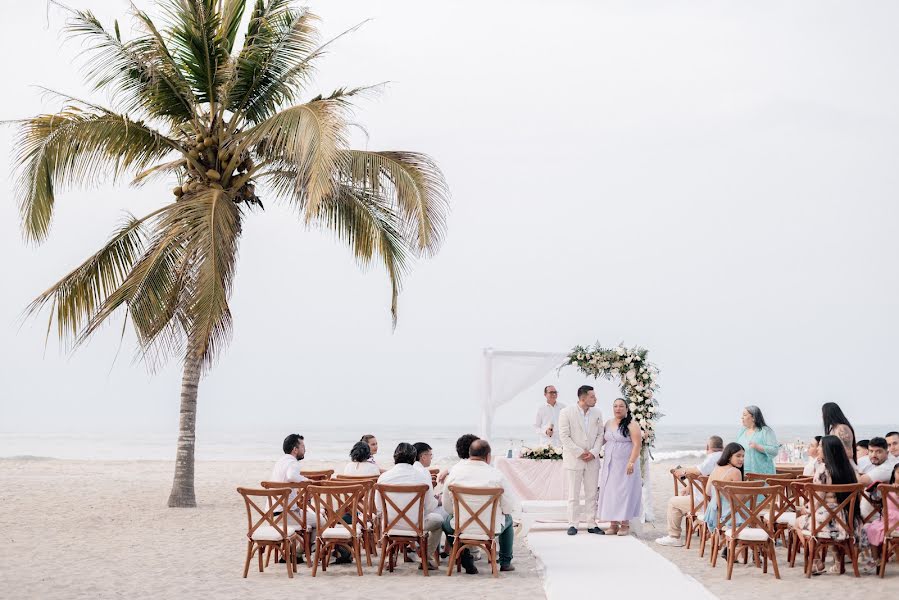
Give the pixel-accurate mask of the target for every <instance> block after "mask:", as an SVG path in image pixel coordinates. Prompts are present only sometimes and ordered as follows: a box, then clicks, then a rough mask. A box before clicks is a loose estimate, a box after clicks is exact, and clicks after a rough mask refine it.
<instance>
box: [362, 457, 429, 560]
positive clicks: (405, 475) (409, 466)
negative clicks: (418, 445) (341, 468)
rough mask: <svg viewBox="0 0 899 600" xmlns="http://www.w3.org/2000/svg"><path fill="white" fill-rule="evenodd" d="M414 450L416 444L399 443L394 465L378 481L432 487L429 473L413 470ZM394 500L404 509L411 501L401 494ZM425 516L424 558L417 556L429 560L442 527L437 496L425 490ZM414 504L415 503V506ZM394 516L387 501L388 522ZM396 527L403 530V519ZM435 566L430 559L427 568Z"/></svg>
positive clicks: (410, 513)
mask: <svg viewBox="0 0 899 600" xmlns="http://www.w3.org/2000/svg"><path fill="white" fill-rule="evenodd" d="M417 454H418V453H417V452H416V450H415V447H414V446H412V445H411V444H407V443H406V442H402V443H400V444H399V445H398V446H397V447H396V450H394V451H393V463H394V465H393V468H392V469H390V470H388V471H385V472H384V473H382V474H381V476H380V477H378V483H385V484H388V485H420V484H427V486H428V489H429V490H430V489H431V474H430V473H428V472H427V471H425V472H422V471H421V470H419V469H416V468H415V466H414V463H415V459H416V457H417ZM395 496H396V497H395V499H394V502H396V503H397V505H398V506H399V507H400V508H404V507H405V506H406V503H408V502H409V501H410V500H411V495H407V496H406V497H405V498H404V497H403V496H404V495H403V494H396V495H395ZM424 504H425V506H424V517H423V520H422V523H423V528H424V530H425V531H427V532H428V533H429V535H428V550H427V555H426V557H420V558H421V560H422V562H424V561H425V560H430V557H431V556H433V555H434V551H435V550H437V548H438V546H439V545H440V538H441V534H442V527H443V519H444V518H443V517H442V516H441V515H440V514H439V513H438V512H437V499H436V498H435V497H434V494H432V493H431V492H428V493H426V494H425V502H424ZM416 506H417V505H416ZM380 507H381V503H380V500H379V501H378V508H380ZM408 514H409V516H411V517H412V519H415V518H416V517H417V515H418V512H417V511H415V510H412V511H409V513H408ZM395 517H396V511H395V510H394V509H393V508H392V507H391V506H390V505H389V504H388V505H387V521H388V523H389V522H390V520H391V519H393V518H395ZM397 528H399V529H406V528H408V525H407V526H406V527H403V526H402V521H401V522H400V524H398V525H397ZM436 568H437V567H435V566H433V565H432V564H431V563H430V562H429V563H428V569H436Z"/></svg>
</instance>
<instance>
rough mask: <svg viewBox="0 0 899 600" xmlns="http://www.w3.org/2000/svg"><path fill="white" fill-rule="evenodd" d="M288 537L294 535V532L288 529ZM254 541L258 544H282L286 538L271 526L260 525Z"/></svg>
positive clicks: (254, 535) (254, 533)
mask: <svg viewBox="0 0 899 600" xmlns="http://www.w3.org/2000/svg"><path fill="white" fill-rule="evenodd" d="M288 531H289V533H288V535H293V533H294V532H293V530H292V529H288ZM252 537H253V541H256V542H280V541H281V540H283V539H284V536H282V535H281V532H280V531H278V530H277V529H275V528H274V527H272V526H271V525H260V526H259V528H258V529H257V530H256V531H254V532H253V536H252Z"/></svg>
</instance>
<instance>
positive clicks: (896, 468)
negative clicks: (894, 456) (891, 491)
mask: <svg viewBox="0 0 899 600" xmlns="http://www.w3.org/2000/svg"><path fill="white" fill-rule="evenodd" d="M896 471H899V463H896V464H895V465H893V472H892V473H890V485H896Z"/></svg>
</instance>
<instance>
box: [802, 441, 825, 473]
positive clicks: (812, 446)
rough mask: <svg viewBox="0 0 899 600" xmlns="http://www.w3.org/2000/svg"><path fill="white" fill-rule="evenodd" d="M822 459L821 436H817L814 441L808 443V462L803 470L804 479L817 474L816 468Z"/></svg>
mask: <svg viewBox="0 0 899 600" xmlns="http://www.w3.org/2000/svg"><path fill="white" fill-rule="evenodd" d="M820 459H821V436H820V435H816V436H815V437H814V439H812V441H810V442H809V443H808V462H807V463H805V467H804V468H803V469H802V476H803V477H811V476H812V475H814V474H815V466H816V465H817V464H818V461H819V460H820Z"/></svg>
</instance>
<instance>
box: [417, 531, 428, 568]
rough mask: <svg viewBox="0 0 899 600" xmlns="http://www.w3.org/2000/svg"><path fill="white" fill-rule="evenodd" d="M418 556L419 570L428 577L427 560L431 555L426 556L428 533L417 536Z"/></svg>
mask: <svg viewBox="0 0 899 600" xmlns="http://www.w3.org/2000/svg"><path fill="white" fill-rule="evenodd" d="M418 556H419V557H420V558H421V570H422V571H424V574H425V577H430V575H428V561H429V560H431V557H430V556H428V534H425V535H423V536H422V537H420V538H418Z"/></svg>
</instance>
